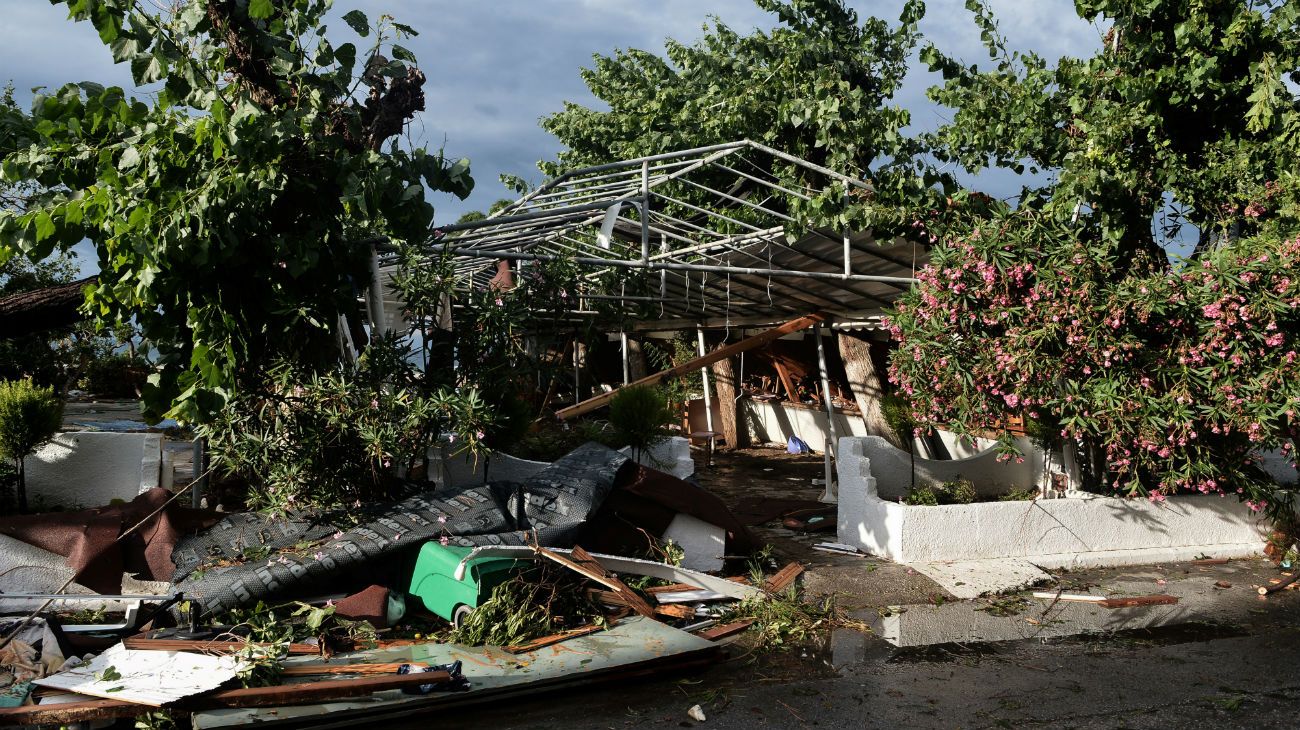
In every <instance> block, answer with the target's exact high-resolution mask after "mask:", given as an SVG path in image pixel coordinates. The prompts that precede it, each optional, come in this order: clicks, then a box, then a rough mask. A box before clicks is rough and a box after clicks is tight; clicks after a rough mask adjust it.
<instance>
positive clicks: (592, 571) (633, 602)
mask: <svg viewBox="0 0 1300 730" xmlns="http://www.w3.org/2000/svg"><path fill="white" fill-rule="evenodd" d="M536 550H537V553H538V554H539V555H542V556H543V557H546V558H549V559H551V560H553V561H555V562H557V563H559V564H560V565H563V566H565V567H566V568H568V569H570V570H572V571H575V572H577V573H578V574H580V575H583V576H586V577H587V578H589V579H591V580H594V581H596V582H597V583H599V584H601V585H603V586H605V587H606V588H609V589H610V590H612V591H614V592H615V593H617V594H618V595H619V598H621V599H622V600H623V602H624V604H625V605H626V606H627V607H628V608H630V609H632V610H633V611H635V612H637V613H639V614H641V615H642V616H649V617H651V618H653V617H654V615H655V612H654V609H653V608H651V606H650V604H649V603H646V600H645V599H644V598H642V597H641V596H640V595H638V594H637V593H636V592H635V591H633V590H632V589H631V588H628V587H627V585H626V584H625V583H623V581H621V580H619V579H618V578H615V577H614V576H613V575H611V574H610V572H609V571H608V570H606V569H605V566H603V565H601V564H600V562H599V561H597V560H596V559H595V558H594V557H592V556H591V553H589V552H587V551H586V550H583V549H582V548H581V547H580V546H577V545H575V546H573V549H572V550H570V551H569V557H564V556H563V555H560V554H558V553H555V552H552V551H550V550H547V549H546V548H544V547H538V548H536Z"/></svg>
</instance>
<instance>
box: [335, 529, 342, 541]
mask: <svg viewBox="0 0 1300 730" xmlns="http://www.w3.org/2000/svg"><path fill="white" fill-rule="evenodd" d="M334 539H335V540H342V539H343V531H342V530H338V531H336V532H335V533H334Z"/></svg>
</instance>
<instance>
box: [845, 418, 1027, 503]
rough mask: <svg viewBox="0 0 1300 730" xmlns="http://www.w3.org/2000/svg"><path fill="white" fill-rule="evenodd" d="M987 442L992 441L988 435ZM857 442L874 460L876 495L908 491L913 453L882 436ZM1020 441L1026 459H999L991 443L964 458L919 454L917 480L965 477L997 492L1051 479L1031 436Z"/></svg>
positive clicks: (893, 496) (982, 491)
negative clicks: (923, 455) (929, 456)
mask: <svg viewBox="0 0 1300 730" xmlns="http://www.w3.org/2000/svg"><path fill="white" fill-rule="evenodd" d="M949 436H952V434H949ZM842 440H843V439H841V441H842ZM985 442H986V443H989V444H991V443H993V442H991V441H988V440H987V439H986V440H985ZM855 443H856V446H855V448H857V449H860V452H861V456H862V458H864V459H867V460H868V461H870V463H871V474H872V476H874V477H875V484H876V493H877V495H878V496H879V497H881V498H882V499H886V500H896V499H898V498H899V497H902V496H904V495H906V494H907V490H908V489H910V488H911V486H912V470H913V459H912V457H911V456H909V455H908V453H907V452H906V451H903V450H902V449H899V448H897V447H895V446H894V445H893V444H891V443H889V442H888V441H886V440H885V439H883V438H881V437H879V436H862V437H858V438H856V439H855ZM953 443H954V445H956V444H957V439H956V437H953ZM1017 445H1018V446H1019V447H1020V450H1021V451H1022V452H1023V453H1024V462H1023V463H1017V462H1016V461H1015V460H1014V459H1012V460H1009V461H998V453H997V451H996V450H995V449H994V448H993V447H992V446H988V447H986V448H985V449H984V450H982V451H979V452H976V453H975V454H974V455H973V456H970V457H967V458H964V459H923V458H921V456H920V455H919V454H918V455H917V456H916V459H915V469H916V483H917V484H918V485H919V484H937V483H940V482H946V481H950V480H952V479H958V478H965V479H969V480H971V482H973V483H974V484H975V489H976V491H977V492H979V493H980V494H984V495H994V494H1002V493H1005V492H1007V491H1009V489H1012V488H1014V489H1028V488H1033V487H1039V486H1041V485H1042V484H1043V483H1045V482H1049V481H1050V480H1049V478H1048V475H1047V473H1046V472H1045V471H1044V470H1043V461H1044V459H1045V458H1046V457H1045V456H1044V455H1043V453H1042V452H1041V451H1039V450H1038V449H1037V448H1035V447H1034V445H1033V444H1031V443H1030V442H1029V440H1028V439H1024V438H1021V439H1017ZM840 459H841V460H843V459H844V456H843V455H840Z"/></svg>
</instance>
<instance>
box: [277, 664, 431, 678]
mask: <svg viewBox="0 0 1300 730" xmlns="http://www.w3.org/2000/svg"><path fill="white" fill-rule="evenodd" d="M402 664H410V662H397V663H390V664H285V665H284V666H282V667H281V668H280V676H282V677H314V676H321V675H327V674H396V673H397V670H398V668H399V667H401V666H402ZM424 666H425V665H424V664H411V667H412V668H423V667H424Z"/></svg>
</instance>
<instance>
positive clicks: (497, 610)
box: [448, 562, 605, 646]
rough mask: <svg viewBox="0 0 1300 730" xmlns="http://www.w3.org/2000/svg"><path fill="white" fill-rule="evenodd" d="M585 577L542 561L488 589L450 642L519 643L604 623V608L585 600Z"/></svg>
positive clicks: (477, 644) (470, 643)
mask: <svg viewBox="0 0 1300 730" xmlns="http://www.w3.org/2000/svg"><path fill="white" fill-rule="evenodd" d="M586 586H587V580H586V579H585V578H583V577H581V576H579V575H578V574H576V573H573V572H572V571H570V570H569V569H568V568H563V567H560V566H557V565H554V564H551V563H549V562H548V563H543V564H539V565H537V566H536V567H535V568H533V569H531V570H528V571H526V572H524V573H520V574H519V575H516V576H515V577H513V578H511V579H510V580H508V581H506V582H504V583H502V584H500V585H498V586H497V587H496V588H494V589H493V590H492V595H491V596H490V597H489V598H488V600H486V601H484V602H483V603H481V604H479V606H478V607H477V608H475V609H474V610H473V611H472V612H471V613H470V614H469V616H468V617H466V619H465V621H464V622H463V623H462V624H461V625H460V626H459V627H457V628H455V629H453V630H452V631H451V633H450V634H449V635H448V640H450V641H452V642H455V643H457V644H466V645H468V646H483V645H491V646H517V645H520V644H526V643H528V642H529V641H532V640H534V639H539V638H541V637H543V636H549V635H551V634H555V633H558V632H560V631H564V630H565V629H572V628H577V627H579V626H583V625H586V624H591V623H596V624H600V625H603V624H604V623H605V612H604V608H603V607H602V606H600V605H599V604H597V603H595V602H593V601H591V600H590V599H588V598H587V595H586V591H585V588H586Z"/></svg>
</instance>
